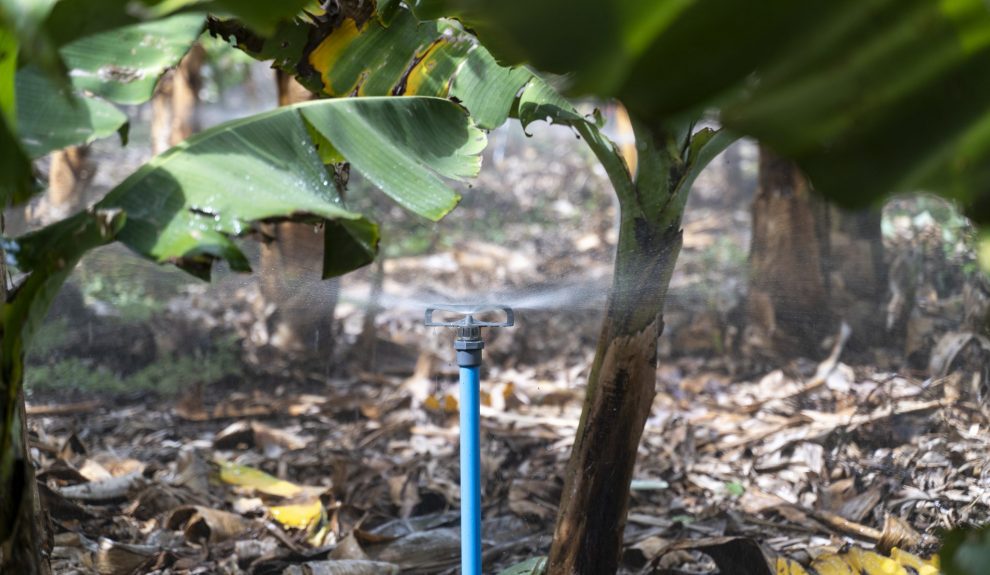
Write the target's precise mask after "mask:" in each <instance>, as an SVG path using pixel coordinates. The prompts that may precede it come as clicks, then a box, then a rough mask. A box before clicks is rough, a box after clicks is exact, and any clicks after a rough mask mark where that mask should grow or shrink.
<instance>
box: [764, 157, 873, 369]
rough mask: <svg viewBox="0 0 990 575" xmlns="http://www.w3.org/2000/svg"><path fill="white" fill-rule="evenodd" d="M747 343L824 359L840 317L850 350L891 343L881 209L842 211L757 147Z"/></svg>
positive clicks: (770, 352)
mask: <svg viewBox="0 0 990 575" xmlns="http://www.w3.org/2000/svg"><path fill="white" fill-rule="evenodd" d="M752 209H753V211H752V213H753V236H752V244H751V247H750V260H749V263H750V282H749V294H748V296H747V301H746V313H747V327H746V344H747V346H748V347H749V350H748V351H750V352H755V353H758V354H763V355H767V356H770V357H774V358H785V357H795V356H807V357H815V356H818V355H821V352H822V349H821V343H822V340H823V339H824V338H825V337H827V336H828V335H831V334H833V333H834V332H835V329H836V322H837V321H838V320H839V319H841V320H843V321H845V322H846V323H848V324H849V325H850V327H851V328H852V336H851V338H850V340H849V344H848V346H849V349H850V350H852V351H864V350H866V349H868V348H869V347H871V346H875V345H877V344H878V343H882V342H883V341H884V340H885V339H886V338H885V337H883V334H885V333H886V327H885V320H886V318H885V316H884V314H883V313H879V312H878V310H882V309H884V301H885V299H886V295H887V271H886V266H885V264H884V258H883V240H882V237H881V231H880V215H881V214H880V209H879V208H868V209H864V210H859V211H851V210H844V209H841V208H838V207H836V206H834V205H829V204H828V203H826V201H825V200H823V199H821V198H819V197H817V196H815V195H814V194H813V192H812V190H811V187H810V185H809V183H808V181H807V179H806V178H805V176H804V175H803V174H802V173H801V172H800V170H799V169H798V168H797V166H796V165H795V164H794V163H792V162H790V161H789V160H786V159H783V158H781V157H779V156H777V155H776V154H774V153H773V151H771V150H769V149H768V148H766V147H763V146H761V147H760V176H759V186H758V189H757V194H756V197H755V199H754V200H753V208H752Z"/></svg>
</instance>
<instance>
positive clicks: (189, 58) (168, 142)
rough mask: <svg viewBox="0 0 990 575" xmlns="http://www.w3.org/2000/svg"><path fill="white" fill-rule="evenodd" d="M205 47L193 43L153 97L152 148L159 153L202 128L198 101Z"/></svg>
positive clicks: (162, 81) (160, 82)
mask: <svg viewBox="0 0 990 575" xmlns="http://www.w3.org/2000/svg"><path fill="white" fill-rule="evenodd" d="M205 59H206V51H205V50H204V49H203V47H202V46H201V45H199V44H193V46H192V48H190V49H189V52H188V53H187V54H186V55H185V57H183V58H182V61H181V62H179V65H178V66H177V67H176V69H175V70H172V71H170V72H168V73H167V74H165V76H163V77H162V79H161V80H160V81H159V82H158V86H157V88H156V91H155V97H154V98H153V99H152V101H151V110H152V118H151V151H152V153H153V154H156V155H157V154H160V153H161V152H164V151H165V150H167V149H168V148H171V147H172V146H174V145H176V144H178V143H179V142H181V141H183V140H185V139H186V138H188V137H189V136H191V135H193V134H194V133H196V132H197V131H198V130H199V122H198V120H197V117H196V105H197V104H198V103H199V90H200V88H201V87H202V84H203V82H202V76H201V75H200V72H201V70H202V68H203V62H204V61H205Z"/></svg>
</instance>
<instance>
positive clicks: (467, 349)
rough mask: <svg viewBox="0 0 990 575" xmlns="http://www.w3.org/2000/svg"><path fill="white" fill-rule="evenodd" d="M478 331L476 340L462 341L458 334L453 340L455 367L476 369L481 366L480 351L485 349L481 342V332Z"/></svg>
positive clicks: (483, 343)
mask: <svg viewBox="0 0 990 575" xmlns="http://www.w3.org/2000/svg"><path fill="white" fill-rule="evenodd" d="M474 329H476V330H478V337H477V339H464V338H461V337H460V334H458V337H457V339H455V340H454V349H455V350H457V365H458V366H460V367H477V366H479V365H481V350H483V349H485V342H483V341H482V340H481V330H479V329H478V328H474Z"/></svg>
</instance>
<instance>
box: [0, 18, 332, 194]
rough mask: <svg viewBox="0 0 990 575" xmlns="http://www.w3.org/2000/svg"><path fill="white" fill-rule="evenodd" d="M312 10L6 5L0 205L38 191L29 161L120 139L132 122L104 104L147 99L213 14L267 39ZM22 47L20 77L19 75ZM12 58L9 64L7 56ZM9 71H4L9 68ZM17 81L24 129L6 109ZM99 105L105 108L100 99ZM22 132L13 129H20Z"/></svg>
mask: <svg viewBox="0 0 990 575" xmlns="http://www.w3.org/2000/svg"><path fill="white" fill-rule="evenodd" d="M318 5H319V3H318V2H315V1H314V0H287V1H283V2H268V1H266V0H59V1H55V0H0V107H2V110H3V113H4V114H5V115H6V117H5V118H4V120H3V124H2V125H0V144H2V147H3V150H4V154H3V157H2V158H0V205H6V204H7V203H8V202H10V201H13V202H15V203H19V202H22V201H25V200H26V199H27V198H29V197H30V196H31V194H32V193H34V192H35V191H36V190H37V189H39V187H38V186H37V185H36V184H35V182H34V179H33V176H32V170H31V167H30V164H29V160H28V158H29V157H38V156H41V155H44V154H45V153H48V152H50V151H52V150H56V149H59V148H61V147H65V146H68V145H73V144H80V143H86V142H90V141H92V140H94V139H97V138H101V137H105V136H107V135H110V134H113V133H114V132H120V133H121V134H122V135H126V129H127V125H126V117H125V116H124V115H123V114H122V113H121V112H120V111H119V110H117V109H116V108H114V107H113V106H111V105H110V104H108V103H107V102H106V101H104V100H103V99H106V100H110V101H113V102H117V103H123V104H138V103H141V102H144V101H146V100H148V98H150V97H151V94H152V91H153V89H154V86H155V83H156V82H157V80H158V78H159V76H160V75H161V73H162V72H163V71H164V70H165V69H167V68H168V67H170V66H174V65H175V64H176V63H177V62H178V61H179V59H180V58H181V57H182V55H183V54H185V52H186V50H187V49H188V47H189V45H190V44H191V43H192V42H193V41H194V40H195V39H196V37H197V36H198V35H199V33H200V31H201V30H202V26H203V22H204V20H205V16H206V13H207V11H213V12H216V13H219V14H223V15H228V16H231V15H232V16H236V17H238V18H240V19H242V20H243V21H245V22H247V23H248V24H249V25H251V26H253V27H254V28H255V29H258V30H261V31H265V32H270V31H271V30H273V29H274V27H275V25H276V24H277V23H278V22H279V21H280V20H282V19H285V18H291V17H293V16H295V15H296V14H297V13H299V10H300V9H301V8H302V7H304V6H317V7H318ZM18 46H20V47H21V50H20V55H21V58H20V68H21V69H20V71H19V72H17V68H18V66H17V57H16V55H17V54H18V50H17V49H16V48H17V47H18ZM11 48H12V49H13V50H12V51H13V54H14V57H13V58H8V59H5V57H4V54H5V53H9V52H10V51H11V50H10V49H11ZM5 61H6V62H8V63H9V65H4V62H5ZM15 72H16V76H17V82H16V94H17V100H19V101H20V102H21V106H20V107H19V114H20V118H19V121H15V120H14V115H13V113H12V110H13V109H14V108H13V106H12V105H7V104H5V103H4V102H3V101H2V100H3V98H4V95H3V93H4V92H5V91H6V90H7V89H8V88H9V89H10V90H13V86H14V79H13V77H14V75H15ZM101 98H103V99H101ZM15 124H16V125H15Z"/></svg>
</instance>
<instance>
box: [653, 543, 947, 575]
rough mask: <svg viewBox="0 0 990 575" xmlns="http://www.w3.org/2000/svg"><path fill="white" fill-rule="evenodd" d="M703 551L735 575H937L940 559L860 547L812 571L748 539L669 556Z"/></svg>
mask: <svg viewBox="0 0 990 575" xmlns="http://www.w3.org/2000/svg"><path fill="white" fill-rule="evenodd" d="M678 550H682V551H683V550H691V551H700V552H702V553H704V554H706V555H708V556H709V557H711V558H712V560H713V561H714V562H715V565H716V566H718V568H719V570H720V572H722V573H735V574H736V575H771V574H776V575H938V573H939V559H938V556H937V555H936V556H933V557H932V558H930V559H922V558H921V557H918V556H916V555H913V554H911V553H908V552H906V551H903V550H901V549H897V548H894V549H893V550H892V551H891V553H890V556H889V557H886V556H884V555H881V554H879V553H877V552H875V551H868V550H866V549H863V548H861V547H856V546H850V547H847V548H843V549H842V550H841V551H839V552H837V553H835V552H826V553H822V554H820V555H818V556H817V557H816V558H815V559H814V561H812V563H811V565H810V566H809V567H805V566H802V565H801V564H800V563H798V562H797V561H795V560H793V559H791V558H789V557H784V556H776V557H774V556H773V554H772V553H770V552H768V551H767V550H766V549H764V548H763V547H762V546H761V545H760V544H759V543H757V542H756V541H755V540H753V539H750V538H747V537H709V538H705V539H686V540H683V541H679V542H677V543H674V544H672V545H670V546H669V547H668V548H667V550H666V552H667V553H669V552H672V551H678Z"/></svg>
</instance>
